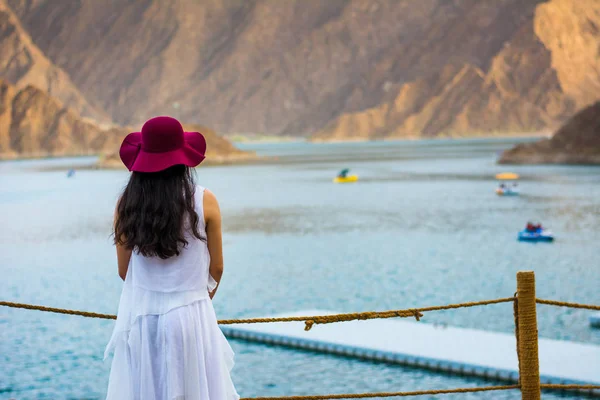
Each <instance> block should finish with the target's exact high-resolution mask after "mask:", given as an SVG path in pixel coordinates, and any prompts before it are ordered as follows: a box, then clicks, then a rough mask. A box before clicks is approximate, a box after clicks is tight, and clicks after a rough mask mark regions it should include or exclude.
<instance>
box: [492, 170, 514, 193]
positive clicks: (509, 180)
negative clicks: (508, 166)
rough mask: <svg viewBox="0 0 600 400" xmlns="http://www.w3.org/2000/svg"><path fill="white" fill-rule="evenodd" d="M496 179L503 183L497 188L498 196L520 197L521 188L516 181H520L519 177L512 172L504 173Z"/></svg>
mask: <svg viewBox="0 0 600 400" xmlns="http://www.w3.org/2000/svg"><path fill="white" fill-rule="evenodd" d="M496 179H498V180H499V181H502V182H501V183H500V185H499V186H498V187H497V188H496V194H497V195H498V196H518V195H519V188H518V185H517V182H516V180H517V179H519V175H517V174H514V173H512V172H503V173H501V174H497V175H496Z"/></svg>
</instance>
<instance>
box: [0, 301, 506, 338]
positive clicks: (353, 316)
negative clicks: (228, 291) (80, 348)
mask: <svg viewBox="0 0 600 400" xmlns="http://www.w3.org/2000/svg"><path fill="white" fill-rule="evenodd" d="M513 301H514V298H513V297H506V298H502V299H495V300H483V301H474V302H468V303H457V304H448V305H445V306H433V307H423V308H408V309H405V310H391V311H367V312H360V313H347V314H333V315H315V316H308V317H276V318H247V319H224V320H219V321H218V322H219V325H232V324H260V323H268V322H304V323H305V327H304V330H306V331H308V330H310V328H312V326H313V325H314V324H330V323H334V322H346V321H355V320H367V319H381V318H397V317H400V318H409V317H414V318H415V319H416V320H417V321H419V320H420V318H421V317H422V316H423V314H422V313H423V312H427V311H439V310H450V309H455V308H465V307H476V306H484V305H488V304H498V303H508V302H513ZM0 306H6V307H12V308H24V309H27V310H39V311H48V312H53V313H59V314H68V315H80V316H82V317H90V318H104V319H116V316H115V315H110V314H98V313H92V312H87V311H77V310H69V309H63V308H54V307H44V306H36V305H33V304H23V303H13V302H10V301H0Z"/></svg>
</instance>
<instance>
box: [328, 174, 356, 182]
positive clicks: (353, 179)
mask: <svg viewBox="0 0 600 400" xmlns="http://www.w3.org/2000/svg"><path fill="white" fill-rule="evenodd" d="M356 181H358V175H348V176H345V177H341V176H336V177H335V178H333V182H335V183H348V182H356Z"/></svg>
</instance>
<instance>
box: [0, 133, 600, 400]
mask: <svg viewBox="0 0 600 400" xmlns="http://www.w3.org/2000/svg"><path fill="white" fill-rule="evenodd" d="M515 141H517V140H516V139H514V140H499V139H495V140H461V141H415V142H393V143H392V142H375V143H368V144H358V143H357V144H308V143H287V144H261V145H246V147H248V148H252V149H255V150H257V151H258V153H259V154H262V155H270V156H277V157H279V159H278V162H277V163H269V164H265V165H252V166H227V167H201V168H199V169H198V171H197V180H198V183H200V184H202V185H203V186H206V187H208V188H210V189H211V190H212V191H213V192H214V193H215V194H216V195H217V197H218V198H219V200H220V203H221V208H222V212H223V215H224V230H225V233H224V235H225V236H224V244H225V261H226V266H225V276H224V278H223V283H222V286H221V289H220V291H219V293H218V295H217V298H216V299H215V307H216V309H217V314H218V316H219V317H220V318H235V317H251V316H262V315H268V314H272V313H285V312H290V311H297V310H300V309H310V308H321V309H331V310H336V311H341V312H351V311H368V310H386V309H397V308H408V307H417V306H429V305H438V304H447V303H453V302H462V301H472V300H482V299H493V298H498V297H508V296H512V295H513V293H514V291H515V287H516V279H515V274H516V272H517V271H519V270H528V269H532V270H535V272H536V279H537V291H538V296H539V297H542V298H550V299H557V300H567V301H577V302H585V303H594V304H600V290H599V288H600V248H599V247H598V239H599V238H600V168H598V167H565V166H514V167H512V166H511V167H506V166H498V165H496V164H495V159H496V157H497V154H498V152H499V151H501V150H503V149H505V148H508V147H509V146H510V145H511V144H513V143H514V142H515ZM92 162H93V160H92V159H89V158H82V159H56V160H39V161H14V162H2V163H0V276H1V279H0V298H1V299H3V300H9V301H17V302H25V303H34V304H43V305H48V306H54V307H64V308H73V309H80V310H88V311H96V312H102V313H115V312H116V310H117V304H118V300H119V294H120V290H121V281H120V279H119V278H118V276H117V268H116V260H115V255H114V249H113V248H112V246H111V239H110V228H111V218H112V213H113V209H114V204H115V201H116V199H117V196H118V194H119V191H120V190H121V189H122V188H123V186H124V184H125V182H126V180H127V177H128V174H127V173H126V172H122V171H98V170H89V169H88V170H86V169H78V170H77V172H76V174H75V176H74V177H73V178H70V179H69V178H67V177H66V170H67V168H69V167H71V166H82V167H83V166H85V165H89V164H90V163H92ZM344 167H350V168H352V172H354V173H356V174H358V175H359V176H360V181H359V182H358V183H356V184H349V185H334V184H333V183H332V182H331V179H332V177H333V176H334V175H335V174H336V172H337V171H338V170H340V169H342V168H344ZM506 170H510V171H513V172H517V173H519V174H520V175H521V176H522V179H521V187H522V195H521V196H519V197H513V198H502V197H498V196H496V195H495V193H494V189H495V187H496V182H495V181H494V175H495V174H496V173H498V172H502V171H506ZM528 220H539V221H542V222H543V223H544V224H545V225H547V226H549V227H550V228H551V229H552V230H553V231H554V232H555V233H556V236H557V240H556V242H555V243H552V244H529V243H519V242H517V240H516V235H517V232H518V231H519V230H520V229H521V228H522V227H523V226H524V224H525V223H526V222H527V221H528ZM589 315H590V312H587V311H583V310H573V309H566V308H555V307H547V306H540V307H539V310H538V318H539V331H540V335H541V336H543V337H549V338H555V339H567V340H575V341H580V342H587V343H595V344H600V331H599V330H592V329H590V328H589V325H588V316H589ZM423 323H447V324H449V325H455V326H464V327H473V328H477V329H486V330H492V331H500V332H513V328H514V326H513V317H512V306H511V305H510V304H500V305H494V306H486V307H477V308H471V309H462V310H454V311H445V312H435V313H427V314H426V315H425V317H424V318H423ZM112 326H113V321H104V320H96V319H89V318H82V317H76V316H63V315H54V314H49V313H42V312H39V311H26V310H15V309H8V308H2V307H0V338H1V341H0V399H37V398H40V399H42V398H47V399H50V398H51V399H84V398H85V399H100V398H103V396H104V394H105V390H106V383H107V379H108V370H109V362H103V361H102V354H103V351H104V346H105V344H106V342H107V340H108V338H109V336H110V333H111V329H112ZM232 346H233V348H234V350H235V351H236V353H237V354H236V367H235V369H234V373H233V378H234V382H235V383H236V386H237V389H238V391H239V393H240V394H241V395H242V396H243V397H255V396H276V395H300V394H317V393H322V394H326V393H344V392H370V391H401V390H418V389H433V388H442V387H462V386H478V385H488V384H493V383H494V382H484V381H481V380H478V379H471V378H458V377H452V376H448V375H443V374H436V373H431V372H427V371H421V370H418V369H410V368H403V367H398V366H392V365H386V364H382V363H372V362H362V361H357V360H353V359H348V358H342V357H335V356H330V355H320V354H315V353H310V352H303V351H295V350H290V349H283V348H277V347H268V346H263V345H257V344H250V343H246V342H241V341H232ZM559 397H560V395H559V394H550V393H549V394H547V395H545V396H544V398H545V399H546V398H547V399H554V398H559ZM443 398H444V399H488V398H491V395H489V394H485V393H483V394H462V395H455V396H453V395H447V396H444V397H443ZM493 398H494V399H517V398H520V395H519V394H518V392H515V391H512V392H496V393H494V394H493Z"/></svg>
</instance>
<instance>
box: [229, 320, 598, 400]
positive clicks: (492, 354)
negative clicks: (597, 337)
mask: <svg viewBox="0 0 600 400" xmlns="http://www.w3.org/2000/svg"><path fill="white" fill-rule="evenodd" d="M330 314H336V313H335V312H331V311H323V310H305V311H300V312H296V313H292V314H285V316H304V315H330ZM278 316H284V315H278ZM221 329H222V331H223V333H224V334H225V335H226V336H228V337H230V338H238V339H243V340H248V341H255V342H260V343H267V344H274V345H281V346H286V347H291V348H298V349H306V350H311V351H317V352H323V353H330V354H338V355H343V356H349V357H356V358H361V359H368V360H376V361H384V362H389V363H396V364H401V365H407V366H414V367H421V368H425V369H431V370H435V371H444V372H448V373H457V374H461V375H472V376H480V377H485V378H492V379H498V380H504V381H513V382H517V380H518V361H517V353H516V340H515V336H514V335H513V334H507V333H498V332H488V331H482V330H476V329H468V328H456V327H448V326H441V325H432V324H427V323H423V322H416V321H409V320H405V319H375V320H369V321H352V322H343V323H336V324H326V325H314V326H313V328H312V329H311V330H310V331H308V332H307V331H304V323H303V322H286V323H270V324H252V325H243V324H240V325H223V326H221ZM539 357H540V379H541V382H542V383H557V384H593V385H598V384H600V346H597V345H591V344H584V343H575V342H568V341H562V340H552V339H542V338H540V339H539ZM593 394H600V391H594V392H593Z"/></svg>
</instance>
